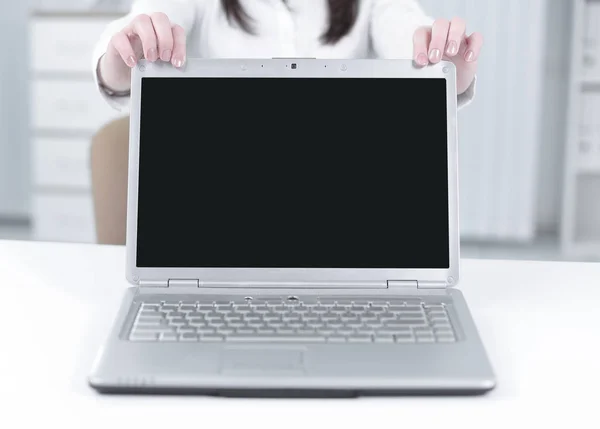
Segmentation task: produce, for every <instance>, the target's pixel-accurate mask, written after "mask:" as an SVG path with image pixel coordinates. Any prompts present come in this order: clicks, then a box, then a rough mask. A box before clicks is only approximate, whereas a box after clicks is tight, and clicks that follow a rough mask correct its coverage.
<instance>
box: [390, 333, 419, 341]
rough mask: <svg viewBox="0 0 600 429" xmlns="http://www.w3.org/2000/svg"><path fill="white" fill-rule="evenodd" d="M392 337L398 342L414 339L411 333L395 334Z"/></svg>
mask: <svg viewBox="0 0 600 429" xmlns="http://www.w3.org/2000/svg"><path fill="white" fill-rule="evenodd" d="M394 338H395V339H396V342H398V343H408V342H411V343H412V342H414V341H415V338H414V337H413V336H412V334H395V335H394Z"/></svg>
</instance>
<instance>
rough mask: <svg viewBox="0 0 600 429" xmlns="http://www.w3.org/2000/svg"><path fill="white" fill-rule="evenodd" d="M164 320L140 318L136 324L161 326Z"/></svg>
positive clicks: (159, 318)
mask: <svg viewBox="0 0 600 429" xmlns="http://www.w3.org/2000/svg"><path fill="white" fill-rule="evenodd" d="M163 320H164V319H163V318H162V317H147V316H142V317H138V319H137V320H136V321H135V323H136V324H138V325H160V324H162V323H163Z"/></svg>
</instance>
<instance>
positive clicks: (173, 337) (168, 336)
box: [160, 332, 177, 341]
mask: <svg viewBox="0 0 600 429" xmlns="http://www.w3.org/2000/svg"><path fill="white" fill-rule="evenodd" d="M160 341H177V334H176V333H175V332H163V333H162V334H160Z"/></svg>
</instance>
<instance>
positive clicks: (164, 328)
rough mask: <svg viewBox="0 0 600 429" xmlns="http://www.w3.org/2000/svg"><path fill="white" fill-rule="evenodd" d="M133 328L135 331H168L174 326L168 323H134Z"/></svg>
mask: <svg viewBox="0 0 600 429" xmlns="http://www.w3.org/2000/svg"><path fill="white" fill-rule="evenodd" d="M133 330H134V331H135V332H169V331H172V330H174V327H173V326H168V325H159V326H153V325H134V327H133Z"/></svg>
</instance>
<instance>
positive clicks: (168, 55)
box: [160, 49, 171, 61]
mask: <svg viewBox="0 0 600 429" xmlns="http://www.w3.org/2000/svg"><path fill="white" fill-rule="evenodd" d="M160 59H161V60H163V61H171V50H170V49H165V50H164V51H163V53H162V55H161V56H160Z"/></svg>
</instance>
